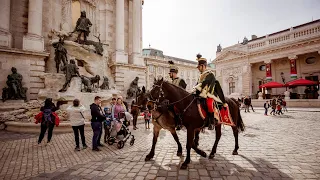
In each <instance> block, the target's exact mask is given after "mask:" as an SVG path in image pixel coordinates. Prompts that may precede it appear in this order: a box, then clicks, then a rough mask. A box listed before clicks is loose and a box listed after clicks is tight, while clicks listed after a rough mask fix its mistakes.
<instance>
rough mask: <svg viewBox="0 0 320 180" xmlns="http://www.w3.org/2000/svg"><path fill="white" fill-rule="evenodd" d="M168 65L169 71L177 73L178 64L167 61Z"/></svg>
mask: <svg viewBox="0 0 320 180" xmlns="http://www.w3.org/2000/svg"><path fill="white" fill-rule="evenodd" d="M168 63H169V65H170V71H169V73H171V72H173V73H178V70H179V68H178V66H176V65H174V62H173V61H168Z"/></svg>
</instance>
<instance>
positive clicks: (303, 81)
mask: <svg viewBox="0 0 320 180" xmlns="http://www.w3.org/2000/svg"><path fill="white" fill-rule="evenodd" d="M317 84H319V82H316V81H310V80H306V79H303V78H301V79H296V80H293V81H290V82H287V83H286V86H310V85H317Z"/></svg>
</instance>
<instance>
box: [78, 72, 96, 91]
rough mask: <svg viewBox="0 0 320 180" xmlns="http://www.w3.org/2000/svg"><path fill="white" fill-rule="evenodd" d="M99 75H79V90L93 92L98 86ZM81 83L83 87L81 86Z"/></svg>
mask: <svg viewBox="0 0 320 180" xmlns="http://www.w3.org/2000/svg"><path fill="white" fill-rule="evenodd" d="M99 81H100V76H99V75H96V76H95V77H86V76H83V75H82V76H81V92H83V91H84V92H93V91H94V90H95V89H97V88H98V87H99ZM95 84H97V85H95ZM82 85H83V87H82Z"/></svg>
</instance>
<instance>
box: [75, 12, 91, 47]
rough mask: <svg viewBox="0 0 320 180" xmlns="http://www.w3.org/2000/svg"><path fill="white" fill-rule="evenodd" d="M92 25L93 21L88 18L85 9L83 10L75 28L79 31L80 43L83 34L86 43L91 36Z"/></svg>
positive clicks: (78, 39)
mask: <svg viewBox="0 0 320 180" xmlns="http://www.w3.org/2000/svg"><path fill="white" fill-rule="evenodd" d="M91 26H92V23H91V21H90V20H89V19H88V18H87V16H86V12H85V11H81V16H80V18H79V19H78V21H77V24H76V27H75V29H74V31H73V32H78V33H79V35H78V38H77V41H78V43H79V44H80V42H81V41H80V39H81V35H82V34H83V38H84V39H83V42H84V43H85V42H86V41H87V37H88V36H89V33H90V29H89V28H90V27H91Z"/></svg>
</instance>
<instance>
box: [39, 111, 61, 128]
mask: <svg viewBox="0 0 320 180" xmlns="http://www.w3.org/2000/svg"><path fill="white" fill-rule="evenodd" d="M52 115H53V116H54V123H55V125H56V126H59V123H60V118H59V116H58V115H57V113H55V112H52ZM42 116H43V112H42V111H41V112H40V113H39V114H37V115H36V116H35V117H34V119H35V120H36V121H35V122H34V123H36V124H38V123H41V122H42Z"/></svg>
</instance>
